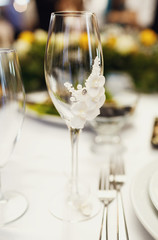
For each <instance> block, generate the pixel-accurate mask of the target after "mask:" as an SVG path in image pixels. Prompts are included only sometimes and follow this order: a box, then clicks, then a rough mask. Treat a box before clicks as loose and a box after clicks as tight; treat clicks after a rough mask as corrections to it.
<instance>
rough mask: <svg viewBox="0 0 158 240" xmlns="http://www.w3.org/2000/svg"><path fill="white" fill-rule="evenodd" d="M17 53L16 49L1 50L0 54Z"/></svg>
mask: <svg viewBox="0 0 158 240" xmlns="http://www.w3.org/2000/svg"><path fill="white" fill-rule="evenodd" d="M10 52H14V53H15V52H16V51H15V49H14V48H0V53H10Z"/></svg>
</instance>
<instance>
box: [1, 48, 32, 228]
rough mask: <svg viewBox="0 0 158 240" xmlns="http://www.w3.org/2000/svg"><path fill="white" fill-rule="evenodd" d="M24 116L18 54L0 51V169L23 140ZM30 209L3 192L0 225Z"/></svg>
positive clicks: (19, 198) (20, 197) (19, 197)
mask: <svg viewBox="0 0 158 240" xmlns="http://www.w3.org/2000/svg"><path fill="white" fill-rule="evenodd" d="M24 112H25V93H24V87H23V84H22V81H21V77H20V69H19V63H18V58H17V55H16V52H15V51H14V50H13V49H0V133H1V134H0V169H2V168H3V167H4V166H5V165H6V164H7V162H8V160H9V158H10V155H11V154H12V152H13V149H14V147H15V144H16V142H17V140H18V138H19V136H20V130H21V127H22V123H23V119H24ZM0 186H1V183H0ZM27 206H28V203H27V200H26V199H25V197H24V196H23V195H21V194H19V193H17V192H6V193H3V192H2V191H1V188H0V225H5V224H7V223H9V222H12V221H14V220H16V219H18V218H20V217H21V216H22V215H23V214H24V213H25V211H26V209H27Z"/></svg>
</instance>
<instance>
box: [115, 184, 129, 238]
mask: <svg viewBox="0 0 158 240" xmlns="http://www.w3.org/2000/svg"><path fill="white" fill-rule="evenodd" d="M119 196H120V199H121V208H122V213H123V220H124V226H125V233H126V239H127V240H129V235H128V228H127V221H126V215H125V208H124V202H123V197H122V192H121V190H120V189H119V190H117V240H119Z"/></svg>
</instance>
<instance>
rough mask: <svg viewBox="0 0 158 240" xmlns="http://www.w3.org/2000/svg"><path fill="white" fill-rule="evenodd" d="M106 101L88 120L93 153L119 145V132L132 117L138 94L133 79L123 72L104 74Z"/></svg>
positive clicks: (107, 151) (105, 151) (109, 150)
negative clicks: (94, 115) (92, 132)
mask: <svg viewBox="0 0 158 240" xmlns="http://www.w3.org/2000/svg"><path fill="white" fill-rule="evenodd" d="M105 89H106V101H105V103H104V105H103V106H102V107H101V109H100V115H99V116H97V117H96V118H95V119H94V120H93V121H91V122H89V123H90V126H91V127H92V128H93V130H94V132H95V136H94V139H93V142H92V145H91V149H92V151H93V152H95V153H97V154H98V153H101V154H103V153H106V156H107V157H108V155H109V154H111V152H113V151H114V149H115V150H116V149H117V150H118V149H120V148H123V147H121V144H120V143H121V138H120V132H121V129H123V127H124V126H125V125H126V124H127V123H129V122H130V121H131V119H132V116H133V113H134V111H135V108H136V105H137V102H138V99H139V94H138V93H137V91H136V90H135V86H134V83H133V79H132V78H131V77H130V75H128V74H127V73H124V72H111V73H109V74H108V75H107V76H106V84H105ZM107 153H108V154H107Z"/></svg>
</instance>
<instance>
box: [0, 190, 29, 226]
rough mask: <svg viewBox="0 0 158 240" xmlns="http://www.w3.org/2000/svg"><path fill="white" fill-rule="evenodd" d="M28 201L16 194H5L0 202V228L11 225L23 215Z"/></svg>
mask: <svg viewBox="0 0 158 240" xmlns="http://www.w3.org/2000/svg"><path fill="white" fill-rule="evenodd" d="M27 209H28V201H27V200H26V198H25V197H24V196H23V195H21V194H20V193H17V192H6V193H4V194H3V198H2V199H1V200H0V226H4V225H6V224H8V223H11V222H13V221H15V220H17V219H19V218H20V217H22V216H23V215H24V213H25V212H26V210H27Z"/></svg>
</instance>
